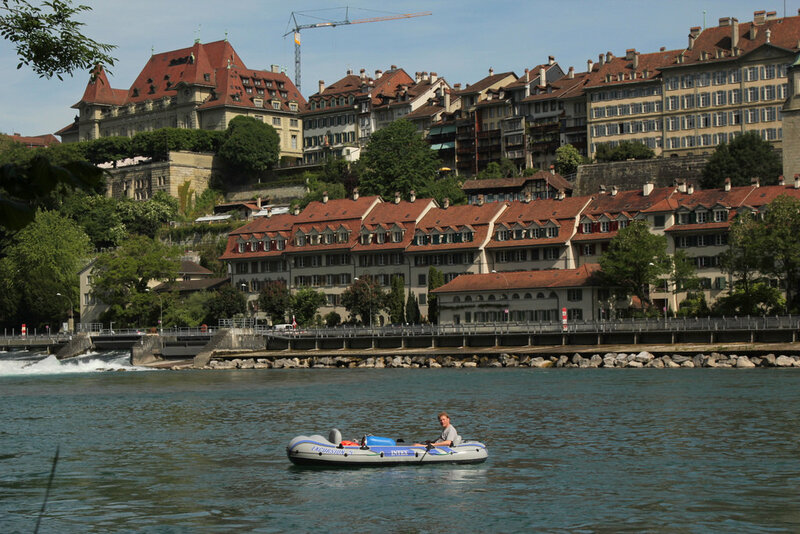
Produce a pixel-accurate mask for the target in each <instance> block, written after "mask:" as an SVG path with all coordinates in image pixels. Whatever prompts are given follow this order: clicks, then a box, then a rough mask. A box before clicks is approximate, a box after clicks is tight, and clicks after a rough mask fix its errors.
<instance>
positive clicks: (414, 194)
mask: <svg viewBox="0 0 800 534" xmlns="http://www.w3.org/2000/svg"><path fill="white" fill-rule="evenodd" d="M415 200H417V192H416V191H414V190H413V189H412V190H411V191H409V193H408V201H409V202H414V201H415Z"/></svg>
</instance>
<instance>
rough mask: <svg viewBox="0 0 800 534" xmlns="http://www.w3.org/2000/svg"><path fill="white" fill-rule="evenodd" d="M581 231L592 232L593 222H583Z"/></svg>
mask: <svg viewBox="0 0 800 534" xmlns="http://www.w3.org/2000/svg"><path fill="white" fill-rule="evenodd" d="M581 233H584V234H591V233H592V223H590V222H586V223H581Z"/></svg>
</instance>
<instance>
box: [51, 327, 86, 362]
mask: <svg viewBox="0 0 800 534" xmlns="http://www.w3.org/2000/svg"><path fill="white" fill-rule="evenodd" d="M92 347H93V345H92V338H91V337H89V334H87V333H86V332H80V333H78V334H75V335H74V336H73V337H72V339H71V340H70V341H69V343H67V344H66V345H64V346H63V347H61V349H59V351H58V352H57V353H56V358H58V359H59V360H63V359H65V358H74V357H75V356H80V355H81V354H83V353H84V352H86V351H88V350H89V349H91V348H92Z"/></svg>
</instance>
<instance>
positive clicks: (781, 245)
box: [759, 194, 800, 311]
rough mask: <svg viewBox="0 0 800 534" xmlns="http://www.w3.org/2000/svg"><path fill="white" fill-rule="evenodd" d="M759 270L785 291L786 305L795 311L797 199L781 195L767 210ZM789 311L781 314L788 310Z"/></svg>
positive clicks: (799, 268)
mask: <svg viewBox="0 0 800 534" xmlns="http://www.w3.org/2000/svg"><path fill="white" fill-rule="evenodd" d="M761 225H762V226H763V229H764V232H763V234H762V235H763V240H762V241H761V242H760V243H759V244H760V248H761V250H762V254H761V258H762V262H761V271H762V272H763V273H764V274H766V275H769V276H771V277H774V278H776V279H778V280H779V281H780V282H781V285H782V286H783V288H784V289H785V290H786V305H787V306H788V308H789V309H791V310H792V311H794V310H797V309H798V283H800V200H797V199H796V198H792V197H790V196H788V195H785V194H784V195H781V196H779V197H778V198H776V199H775V200H773V201H772V202H771V203H770V204H769V206H768V207H767V212H766V214H765V215H764V219H763V222H761ZM789 309H787V310H784V311H789Z"/></svg>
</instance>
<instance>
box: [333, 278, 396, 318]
mask: <svg viewBox="0 0 800 534" xmlns="http://www.w3.org/2000/svg"><path fill="white" fill-rule="evenodd" d="M385 300H386V294H385V293H384V292H383V289H381V286H380V284H378V282H376V281H375V280H374V279H372V278H370V277H366V276H364V277H361V278H356V279H355V280H354V281H353V283H352V284H351V285H350V287H348V288H347V289H345V290H344V292H343V293H342V306H344V308H345V309H346V310H347V311H348V312H349V313H350V317H352V318H354V317H355V316H358V317H360V319H361V323H362V324H365V325H373V324H375V321H374V319H375V315H376V314H377V313H378V312H379V311H380V310H381V309H383V308H384V303H385Z"/></svg>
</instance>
